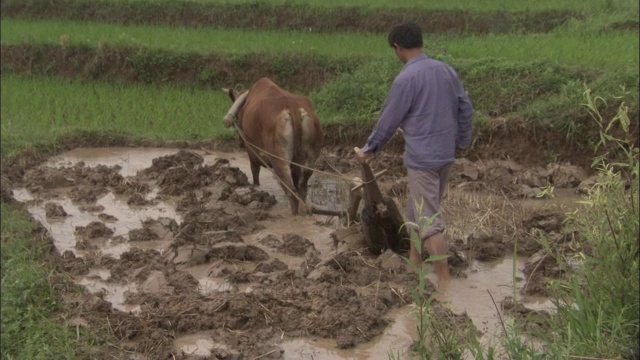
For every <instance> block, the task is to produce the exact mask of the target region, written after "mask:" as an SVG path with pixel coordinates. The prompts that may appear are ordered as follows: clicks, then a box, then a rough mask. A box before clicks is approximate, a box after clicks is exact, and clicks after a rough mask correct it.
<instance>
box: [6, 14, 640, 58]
mask: <svg viewBox="0 0 640 360" xmlns="http://www.w3.org/2000/svg"><path fill="white" fill-rule="evenodd" d="M0 27H1V30H2V33H1V39H2V43H3V44H17V43H25V42H27V43H34V44H38V43H48V44H60V43H61V41H62V39H63V38H65V40H64V41H65V42H69V43H73V44H86V45H90V46H98V45H99V44H100V43H110V44H115V45H128V46H140V47H147V48H153V49H164V50H170V51H176V52H194V53H202V54H204V53H211V52H219V53H231V54H246V53H251V52H265V53H278V54H279V53H291V54H295V53H300V52H314V53H318V54H322V55H327V56H332V57H350V56H370V57H393V56H394V55H393V53H392V52H391V51H390V49H389V46H388V44H387V42H386V35H385V34H362V33H305V32H291V31H272V30H268V31H266V30H265V31H247V30H238V29H212V28H201V29H194V28H180V27H167V26H133V25H132V26H125V25H117V24H108V23H83V22H72V21H60V20H38V21H35V20H18V19H2V23H1V24H0ZM638 48H639V47H638V34H637V33H632V32H624V31H610V32H599V31H592V32H588V33H584V32H583V31H580V32H577V33H564V32H553V33H549V34H526V35H519V34H505V35H489V36H443V35H437V36H430V35H426V39H425V49H426V51H427V52H428V53H431V52H433V53H446V54H448V55H449V56H451V57H453V58H468V59H478V58H497V59H500V58H503V59H506V60H513V61H531V60H547V61H554V62H558V63H562V64H568V65H584V66H594V67H610V68H613V67H620V66H633V67H636V68H637V66H638V61H639V56H638ZM614 52H615V53H616V56H611V55H610V54H612V53H614Z"/></svg>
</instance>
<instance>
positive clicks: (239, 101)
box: [222, 91, 249, 127]
mask: <svg viewBox="0 0 640 360" xmlns="http://www.w3.org/2000/svg"><path fill="white" fill-rule="evenodd" d="M248 94H249V92H248V91H245V92H243V93H242V94H240V95H239V96H238V97H237V98H236V101H234V102H233V105H231V108H230V109H229V112H227V114H226V115H225V116H224V118H223V119H222V121H223V123H224V126H225V127H230V126H231V125H233V124H234V123H235V122H236V118H237V116H238V112H240V108H241V107H242V105H244V102H245V100H246V99H247V95H248Z"/></svg>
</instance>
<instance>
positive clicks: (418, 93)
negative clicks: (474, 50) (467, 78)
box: [356, 23, 473, 283]
mask: <svg viewBox="0 0 640 360" xmlns="http://www.w3.org/2000/svg"><path fill="white" fill-rule="evenodd" d="M389 45H390V46H391V47H392V48H393V49H394V51H395V53H396V55H397V56H398V58H399V59H400V60H401V61H402V62H403V63H404V64H405V65H404V67H403V68H402V71H400V73H399V74H398V76H397V77H396V78H395V80H394V81H393V85H392V86H391V90H390V92H389V95H388V96H387V98H386V100H385V103H384V106H383V108H382V111H381V113H380V118H379V119H378V123H377V124H376V125H375V127H374V128H373V131H372V132H371V135H370V136H369V138H368V140H367V143H366V145H365V146H364V147H362V149H359V150H357V151H356V159H357V160H358V161H359V162H365V161H367V159H368V158H369V157H371V156H372V155H374V154H376V153H377V152H378V151H380V150H381V149H382V147H383V146H384V145H385V144H386V143H387V142H388V141H389V139H391V137H392V136H393V135H394V133H395V132H396V130H397V129H398V128H401V129H402V130H403V136H404V140H405V153H404V165H405V166H406V167H407V183H408V188H409V199H408V203H407V213H406V218H407V220H408V221H410V222H413V223H416V224H420V223H421V222H423V221H424V219H431V220H432V222H431V223H429V226H419V227H418V228H417V229H415V230H416V231H418V232H419V234H420V238H421V239H422V246H421V248H422V249H426V251H427V252H428V253H429V255H431V256H433V255H447V254H448V252H449V251H448V245H447V243H446V241H445V240H444V237H443V234H442V233H443V231H444V223H443V221H442V218H441V216H440V202H441V200H442V196H443V193H444V190H445V188H446V184H447V178H448V175H449V170H450V168H451V164H452V163H453V162H454V159H455V152H456V148H461V149H464V148H466V147H468V146H469V145H470V144H471V120H472V118H473V105H472V104H471V100H470V99H469V97H468V95H467V93H466V92H465V90H464V88H463V87H462V83H461V82H460V79H459V77H458V75H457V73H456V72H455V70H454V69H453V68H452V67H451V66H449V65H447V64H445V63H443V62H441V61H437V60H434V59H431V58H429V57H428V56H427V55H426V54H425V53H424V52H423V50H422V31H421V29H420V27H418V25H416V24H414V23H405V24H402V25H398V26H395V27H394V28H393V29H391V31H390V32H389ZM410 260H411V261H412V262H413V263H414V264H415V265H416V267H417V268H418V269H421V264H422V261H423V256H422V253H421V251H418V249H417V248H416V246H415V245H414V244H413V243H412V244H411V251H410ZM433 266H434V270H435V272H436V275H437V276H438V279H439V283H442V282H446V281H448V280H449V266H448V263H447V260H446V259H443V260H438V261H435V262H434V263H433Z"/></svg>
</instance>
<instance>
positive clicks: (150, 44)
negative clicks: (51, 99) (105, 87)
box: [1, 18, 392, 57]
mask: <svg viewBox="0 0 640 360" xmlns="http://www.w3.org/2000/svg"><path fill="white" fill-rule="evenodd" d="M1 29H2V35H1V36H2V43H3V44H16V43H24V42H29V43H33V44H40V43H47V44H59V43H60V42H61V39H62V38H63V37H65V39H66V40H65V41H67V42H68V43H69V44H84V45H90V46H98V45H99V44H101V43H109V44H112V45H122V46H135V47H145V48H151V49H163V50H169V51H174V52H193V53H200V54H206V53H212V52H216V53H228V54H238V55H241V54H248V53H254V52H262V53H269V54H282V53H290V54H295V53H301V52H312V53H317V54H322V55H331V56H335V57H344V56H359V55H381V54H385V55H388V56H391V55H392V53H391V52H389V47H388V45H387V43H386V41H385V39H384V38H383V37H380V36H378V35H373V34H350V33H329V34H328V33H305V32H291V31H274V30H260V31H247V30H240V29H215V28H188V27H185V28H181V27H170V26H144V25H131V26H128V25H117V24H109V23H99V22H91V23H89V22H72V21H62V20H37V21H36V20H18V19H4V18H3V19H2V24H1Z"/></svg>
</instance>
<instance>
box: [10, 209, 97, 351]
mask: <svg viewBox="0 0 640 360" xmlns="http://www.w3.org/2000/svg"><path fill="white" fill-rule="evenodd" d="M1 211H2V218H1V220H0V221H1V227H2V243H1V245H0V246H2V250H1V253H2V292H1V293H2V359H33V360H36V359H43V360H44V359H75V358H76V356H75V355H76V349H77V347H78V346H79V345H83V344H81V343H80V342H78V341H77V336H76V333H75V331H73V330H72V329H71V328H68V327H67V326H65V325H64V324H62V323H61V321H60V319H59V318H52V314H55V313H56V312H58V311H60V310H61V309H62V305H61V304H60V286H61V285H62V284H61V282H60V278H58V279H56V278H55V276H56V273H55V270H54V269H53V267H52V265H51V264H50V263H49V262H48V261H47V260H46V254H47V253H48V252H49V251H50V248H51V246H52V244H51V243H50V241H49V239H48V238H45V237H44V236H45V234H44V233H42V232H36V230H35V227H34V223H33V222H32V221H30V220H29V219H28V215H27V214H26V212H25V211H21V210H20V208H17V207H13V206H9V205H7V204H5V203H4V202H3V203H2V210H1ZM78 335H79V334H78ZM84 346H86V345H84Z"/></svg>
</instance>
